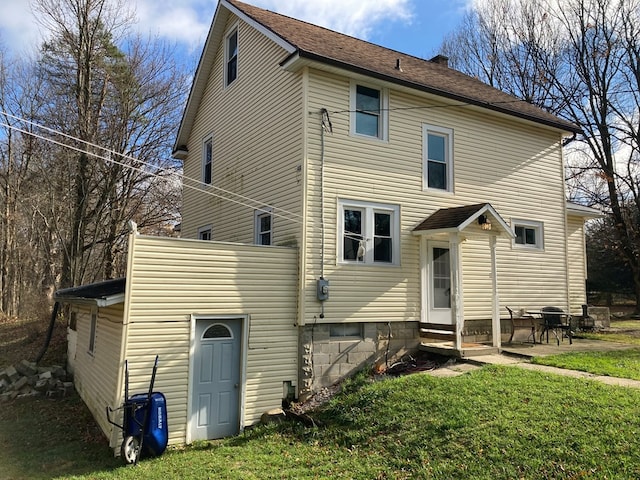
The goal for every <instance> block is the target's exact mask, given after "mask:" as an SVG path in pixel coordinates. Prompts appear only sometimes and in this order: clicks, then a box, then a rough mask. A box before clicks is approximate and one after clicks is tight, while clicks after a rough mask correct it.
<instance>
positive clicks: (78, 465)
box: [0, 393, 122, 480]
mask: <svg viewBox="0 0 640 480" xmlns="http://www.w3.org/2000/svg"><path fill="white" fill-rule="evenodd" d="M0 465H2V468H1V469H0V478H2V479H5V478H6V479H15V480H22V479H51V478H57V477H64V476H73V475H82V474H87V473H98V472H100V471H105V470H107V471H109V470H113V469H115V468H117V467H120V466H122V462H121V461H120V460H119V459H116V458H114V456H113V452H112V451H111V449H109V447H108V443H107V440H106V438H105V437H104V435H103V434H102V433H101V431H100V429H99V428H98V427H97V425H96V423H95V421H94V420H93V418H92V416H91V414H90V413H89V411H88V410H87V408H86V406H85V405H84V403H83V402H82V400H81V399H80V398H79V397H78V395H77V394H75V393H74V394H73V395H69V396H67V397H66V398H59V399H48V398H44V397H32V398H23V399H17V400H14V401H12V402H8V403H4V404H2V406H1V408H0Z"/></svg>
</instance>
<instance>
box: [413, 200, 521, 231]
mask: <svg viewBox="0 0 640 480" xmlns="http://www.w3.org/2000/svg"><path fill="white" fill-rule="evenodd" d="M481 215H484V216H485V217H486V218H487V219H488V220H489V221H490V222H491V230H490V231H489V230H482V231H483V232H487V233H493V234H498V235H499V234H501V233H503V232H504V233H506V234H507V235H509V236H510V237H511V238H515V234H514V233H513V230H511V227H510V226H509V225H508V224H507V222H505V221H504V219H503V218H502V217H501V216H500V215H499V214H498V212H496V210H495V209H494V208H493V207H492V206H491V204H490V203H477V204H475V205H464V206H462V207H453V208H441V209H440V210H437V211H436V212H435V213H433V214H431V215H430V216H428V217H427V218H426V219H424V220H423V221H422V222H421V223H420V224H419V225H418V226H417V227H415V228H414V229H413V234H414V235H435V234H438V233H456V232H458V233H459V232H462V231H463V230H465V229H466V228H467V227H469V226H471V225H475V224H476V223H477V220H478V218H479V217H480V216H481ZM478 229H479V230H480V227H479V226H478Z"/></svg>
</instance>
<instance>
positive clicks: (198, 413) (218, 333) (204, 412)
mask: <svg viewBox="0 0 640 480" xmlns="http://www.w3.org/2000/svg"><path fill="white" fill-rule="evenodd" d="M241 334H242V320H241V319H239V318H238V319H224V320H218V319H216V320H213V319H212V320H197V321H196V327H195V349H194V358H193V362H194V365H193V373H192V374H193V378H192V382H191V385H192V389H193V391H192V395H191V415H192V419H191V423H190V425H191V440H208V439H212V438H222V437H228V436H231V435H235V434H237V433H238V432H239V430H240V350H241V342H240V339H241V336H242V335H241Z"/></svg>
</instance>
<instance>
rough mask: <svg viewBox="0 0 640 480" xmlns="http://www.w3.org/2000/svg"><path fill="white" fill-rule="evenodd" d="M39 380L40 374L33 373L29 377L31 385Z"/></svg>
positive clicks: (28, 381) (28, 380)
mask: <svg viewBox="0 0 640 480" xmlns="http://www.w3.org/2000/svg"><path fill="white" fill-rule="evenodd" d="M37 382H38V375H37V374H36V375H31V376H30V377H27V383H29V385H31V386H32V387H33V386H34V385H35V384H36V383H37Z"/></svg>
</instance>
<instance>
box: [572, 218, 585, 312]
mask: <svg viewBox="0 0 640 480" xmlns="http://www.w3.org/2000/svg"><path fill="white" fill-rule="evenodd" d="M585 249H586V245H585V236H584V218H583V217H577V216H572V215H569V216H567V253H568V264H569V300H570V303H571V311H572V312H575V313H578V312H581V311H582V310H581V305H582V304H584V303H587V294H586V285H585V281H586V279H587V265H586V250H585Z"/></svg>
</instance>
